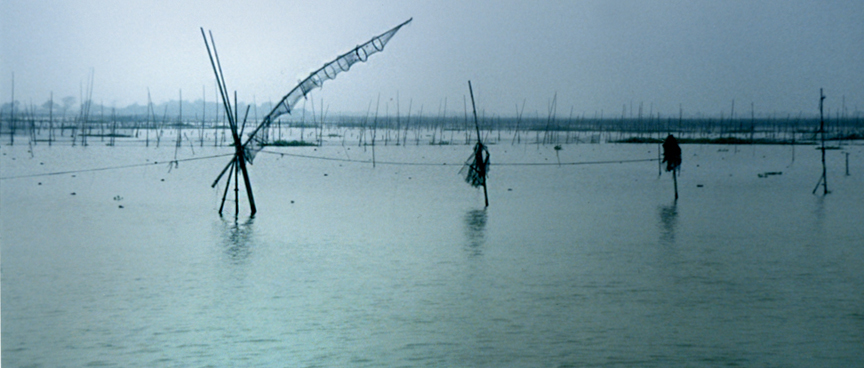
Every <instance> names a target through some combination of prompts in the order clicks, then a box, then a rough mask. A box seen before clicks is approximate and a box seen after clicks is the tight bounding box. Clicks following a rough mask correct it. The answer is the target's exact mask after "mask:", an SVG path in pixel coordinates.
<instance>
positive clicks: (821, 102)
mask: <svg viewBox="0 0 864 368" xmlns="http://www.w3.org/2000/svg"><path fill="white" fill-rule="evenodd" d="M824 101H825V95H824V94H822V88H819V131H820V132H821V133H822V134H821V138H820V140H821V141H822V179H821V181H822V195H826V194H828V176H827V170H826V168H825V118H824V117H823V114H822V106H823V105H824ZM817 188H818V186H817Z"/></svg>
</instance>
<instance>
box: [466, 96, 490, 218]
mask: <svg viewBox="0 0 864 368" xmlns="http://www.w3.org/2000/svg"><path fill="white" fill-rule="evenodd" d="M468 92H469V93H470V94H471V109H473V111H474V127H475V128H477V153H476V155H477V158H476V160H477V161H476V162H477V168H478V171H479V174H480V178H481V180H482V182H483V199H485V201H486V207H489V194H488V193H487V191H486V164H485V160H483V142H482V141H480V123H479V122H477V105H475V104H474V89H473V88H472V87H471V81H470V80H469V81H468Z"/></svg>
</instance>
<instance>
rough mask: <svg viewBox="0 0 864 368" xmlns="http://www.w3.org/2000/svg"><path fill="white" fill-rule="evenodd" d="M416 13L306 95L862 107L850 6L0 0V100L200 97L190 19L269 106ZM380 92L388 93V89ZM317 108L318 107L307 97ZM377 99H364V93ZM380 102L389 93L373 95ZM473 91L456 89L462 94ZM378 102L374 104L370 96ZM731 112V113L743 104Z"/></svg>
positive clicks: (714, 110)
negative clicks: (83, 92)
mask: <svg viewBox="0 0 864 368" xmlns="http://www.w3.org/2000/svg"><path fill="white" fill-rule="evenodd" d="M410 17H414V21H413V22H412V23H411V24H410V25H409V26H407V27H405V28H403V29H402V30H401V31H400V32H399V33H398V34H397V35H396V37H394V38H393V39H392V40H391V41H390V43H389V44H388V45H387V47H386V49H385V50H384V52H383V53H380V54H375V55H373V56H372V57H370V59H369V61H368V62H367V63H363V64H358V65H356V66H354V67H353V68H352V69H351V70H350V72H348V73H345V74H340V75H339V76H338V77H337V78H336V79H335V80H333V81H329V82H327V83H326V84H325V85H324V89H323V90H319V91H316V92H315V93H313V96H314V97H315V99H316V101H319V100H320V98H322V97H323V98H324V101H325V104H327V105H329V109H330V111H331V113H332V112H337V111H353V112H358V111H359V112H365V111H366V109H367V106H368V105H369V102H370V101H373V100H374V99H375V98H376V97H377V96H378V94H379V93H380V94H381V101H382V103H381V112H382V113H383V112H384V110H385V106H386V107H387V108H389V111H390V112H391V113H394V112H395V98H396V93H397V91H398V93H399V96H400V100H401V106H402V107H401V108H402V113H403V114H404V113H405V110H406V109H407V108H408V103H409V100H412V99H413V107H412V109H413V111H414V113H415V114H416V113H417V110H418V109H419V108H420V106H421V105H422V106H423V111H424V114H433V115H434V114H437V111H438V109H439V105H440V104H441V103H442V102H443V100H444V98H445V97H446V98H447V107H448V110H450V111H451V112H454V113H455V112H458V113H459V114H460V115H461V114H462V109H463V96H465V95H467V93H468V86H467V80H469V79H470V80H471V81H472V83H473V84H474V88H475V94H476V97H477V102H478V109H485V111H486V113H487V115H488V114H493V113H494V114H503V115H513V114H515V106H516V105H517V104H520V105H521V103H522V101H523V99H524V100H527V103H526V107H525V114H526V115H528V116H533V115H534V113H535V111H539V114H540V115H545V114H546V107H547V105H548V103H549V101H550V100H551V99H552V96H553V94H555V93H556V92H557V94H558V116H559V117H560V116H566V115H567V114H569V111H570V107H571V106H573V107H574V109H575V112H576V114H581V113H582V112H585V113H586V114H587V115H588V116H593V115H594V113H595V111H596V112H598V113H599V111H601V110H603V111H604V116H606V117H609V116H620V114H621V112H622V106H623V105H628V108H629V105H630V104H631V103H632V104H633V106H634V109H635V108H637V107H638V105H639V103H640V102H642V103H643V104H644V109H645V113H646V114H647V113H648V110H649V106H651V105H652V104H653V110H654V112H658V111H659V112H661V113H662V114H664V115H676V116H677V114H678V106H679V104H681V105H682V106H683V108H684V111H685V114H695V113H697V112H701V113H703V114H707V115H714V116H719V115H720V113H721V111H722V112H724V113H725V114H726V116H728V114H729V110H730V107H731V106H730V105H731V103H732V100H733V99H734V100H735V111H736V115H738V114H741V115H746V116H749V111H750V103H751V102H752V103H754V104H755V108H756V110H757V112H761V113H768V114H770V113H773V112H775V111H776V112H778V113H786V112H789V113H793V114H797V113H798V112H799V111H803V112H804V113H809V114H812V113H816V112H817V111H818V110H817V109H818V94H819V88H820V87H821V88H824V89H825V93H826V95H828V100H826V106H828V107H829V108H831V109H832V110H834V109H837V108H840V104H841V99H842V97H843V96H845V99H846V106H847V109H848V110H849V112H850V113H851V112H852V111H854V109H856V108H857V109H858V110H864V21H862V19H864V1H861V0H848V1H839V0H838V1H800V0H795V1H650V0H637V1H566V2H564V1H560V2H559V1H554V2H553V1H548V2H546V1H465V0H458V1H441V0H436V1H422V2H421V1H392V2H390V1H368V2H366V1H364V2H360V1H300V2H294V1H213V0H208V1H180V2H175V1H167V0H166V1H162V0H155V1H110V0H85V1H46V0H2V2H0V26H2V37H0V40H2V43H0V59H2V65H0V85H2V89H0V101H2V102H4V103H5V102H8V101H9V99H10V92H11V83H10V82H11V75H12V73H13V72H14V73H15V98H16V100H19V101H22V102H24V103H29V102H30V101H31V100H32V102H33V103H34V104H41V103H43V102H45V101H46V100H47V99H48V96H49V93H50V92H52V91H53V93H54V97H55V99H59V98H61V97H63V96H70V95H71V96H74V97H76V99H77V98H78V96H79V90H80V86H81V84H82V83H84V82H86V80H87V76H88V74H89V71H90V68H93V69H94V70H95V82H94V90H93V99H94V100H95V101H96V102H99V101H103V102H104V103H105V104H106V105H112V104H115V105H116V106H118V107H119V106H125V105H127V104H130V103H133V102H138V103H141V104H144V103H146V101H147V87H149V88H150V90H151V94H152V96H153V99H154V102H162V101H166V100H170V99H176V98H177V94H178V90H180V89H182V90H183V96H184V99H185V100H195V99H200V98H201V95H202V87H203V88H205V89H206V94H207V99H208V100H210V101H212V100H213V99H214V82H213V75H212V72H211V69H210V64H209V61H208V58H207V53H206V50H205V48H204V42H203V40H202V38H201V34H200V31H199V28H198V27H201V26H203V27H204V29H205V30H212V31H213V34H214V36H215V38H216V43H217V46H218V50H219V53H220V57H221V59H222V64H223V70H224V73H225V76H226V79H227V83H228V87H229V89H231V90H235V89H236V90H237V91H238V93H239V96H240V99H241V100H245V101H250V102H251V100H252V98H253V96H254V98H255V99H256V101H257V102H259V103H261V102H264V101H268V100H272V101H278V100H279V99H280V98H281V97H282V96H283V95H284V94H286V93H287V92H288V91H289V90H290V89H291V88H293V87H294V85H295V84H296V83H297V82H298V81H299V80H300V79H302V78H305V77H306V76H307V75H308V74H309V73H310V72H311V71H313V70H315V69H317V68H319V67H321V66H322V65H323V64H324V63H325V62H327V61H330V60H332V59H333V58H335V57H336V56H338V55H339V54H342V53H344V52H346V51H348V50H350V49H351V48H353V47H354V46H356V45H358V44H360V43H363V42H366V41H367V40H369V39H370V38H371V37H372V36H373V35H377V34H379V33H381V32H384V31H386V30H388V29H389V28H391V27H393V26H395V25H397V24H399V23H400V22H402V21H404V20H406V19H408V18H410ZM391 98H392V99H393V100H392V102H390V99H391ZM316 103H317V102H316ZM373 104H374V102H373ZM385 104H387V105H385ZM469 104H470V101H469ZM373 108H374V106H373ZM739 116H740V115H739Z"/></svg>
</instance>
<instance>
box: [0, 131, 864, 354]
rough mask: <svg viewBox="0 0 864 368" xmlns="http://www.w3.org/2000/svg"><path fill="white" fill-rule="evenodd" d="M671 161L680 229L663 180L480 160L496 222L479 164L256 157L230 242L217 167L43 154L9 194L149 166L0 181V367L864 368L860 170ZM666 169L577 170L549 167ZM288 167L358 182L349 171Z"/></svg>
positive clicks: (546, 150) (413, 153)
mask: <svg viewBox="0 0 864 368" xmlns="http://www.w3.org/2000/svg"><path fill="white" fill-rule="evenodd" d="M682 148H683V151H684V166H683V172H682V175H681V177H680V178H679V191H680V195H681V199H679V200H678V201H677V203H676V202H675V201H673V192H672V183H671V177H670V176H669V174H666V173H664V174H663V176H662V177H658V174H657V163H656V162H642V163H626V164H604V165H578V166H561V167H557V166H554V165H553V166H494V165H495V163H514V162H536V163H555V162H556V156H555V151H554V150H553V149H552V148H551V147H548V146H546V147H544V146H539V147H538V146H534V145H521V146H518V145H517V146H511V145H509V144H500V145H493V146H491V147H490V151H491V153H492V162H493V167H492V171H491V173H490V174H491V177H490V179H489V185H490V187H489V200H490V207H489V208H488V209H485V210H484V209H483V194H482V190H478V189H474V188H471V187H470V186H468V185H467V184H466V183H464V182H463V181H462V178H461V177H460V176H458V175H457V172H458V170H459V167H458V166H456V165H452V164H454V163H459V162H462V161H464V160H465V159H466V158H467V157H468V156H469V154H470V146H462V145H458V146H419V147H415V146H407V147H393V146H390V147H376V159H377V160H378V161H379V162H380V161H407V162H434V163H442V165H435V166H397V165H384V164H379V165H377V167H376V168H374V169H373V168H372V167H371V165H369V164H359V163H350V162H339V161H320V160H310V159H303V158H296V157H289V156H285V157H281V156H279V155H272V154H261V155H259V156H258V158H257V159H256V161H255V164H254V165H252V166H251V167H250V171H251V179H252V183H253V187H254V191H255V196H256V197H255V199H256V202H257V204H258V208H259V212H258V214H257V215H256V217H255V218H252V219H250V218H248V216H246V214H247V213H248V207H247V205H246V202H245V199H244V198H243V197H242V196H243V189H242V188H241V190H240V195H241V201H240V205H241V208H240V211H241V215H240V216H239V218H238V219H237V220H235V219H234V218H233V210H234V208H233V202H228V203H226V214H229V215H228V216H226V217H225V218H220V217H219V216H218V215H217V214H216V211H217V209H218V206H219V199H220V198H221V195H222V191H221V187H217V188H215V189H211V188H210V187H209V185H210V183H211V182H212V180H213V179H214V178H215V175H216V174H217V173H218V172H219V170H221V169H222V167H223V166H224V165H225V163H226V162H227V158H217V159H208V160H200V161H189V162H181V163H179V167H177V168H173V169H171V171H170V172H169V171H168V164H167V162H168V161H170V160H171V159H172V158H173V154H174V148H173V147H171V148H166V147H163V148H160V149H155V148H153V147H150V148H144V147H120V148H117V147H115V148H112V147H97V146H92V145H91V146H89V147H74V148H73V147H60V146H54V147H51V148H49V147H44V146H41V145H40V146H37V147H35V149H34V152H33V154H34V157H32V158H31V156H30V154H29V153H27V147H26V146H14V147H9V146H3V147H2V152H3V156H2V157H0V160H2V161H0V163H2V165H0V176H2V177H8V176H16V175H25V174H32V173H43V172H53V171H66V170H75V169H85V168H96V167H106V166H116V165H126V164H138V163H142V162H145V160H149V162H154V161H156V162H159V164H154V165H150V166H144V167H135V168H127V169H118V170H108V171H97V172H81V173H75V174H71V173H70V174H64V175H57V176H43V177H31V178H20V179H7V180H3V181H0V220H2V223H0V225H2V227H0V230H2V232H0V234H2V238H0V241H2V363H3V365H4V366H10V367H17V366H28V367H37V366H41V367H64V366H120V367H135V366H214V367H220V366H252V365H255V366H304V367H305V366H430V365H431V366H478V367H481V366H483V367H493V366H494V367H498V366H556V367H570V366H575V367H581V366H656V367H666V366H727V365H740V366H801V367H811V366H836V367H846V366H853V365H856V364H860V363H861V362H862V361H864V349H862V346H864V273H862V271H861V270H862V269H864V247H862V245H864V243H862V240H861V239H864V227H862V226H861V224H862V223H864V206H862V204H864V191H862V190H861V188H862V187H864V186H862V182H864V179H862V177H864V164H862V162H864V160H862V159H864V149H862V146H860V145H853V146H845V147H844V150H843V151H829V152H828V159H829V161H828V165H829V171H828V180H829V182H828V184H829V189H830V190H832V193H831V194H829V195H828V196H825V197H823V196H821V195H812V194H811V193H810V192H811V190H812V189H813V185H815V184H816V181H817V180H818V179H819V175H820V174H821V166H820V161H819V152H818V151H817V150H814V149H813V148H812V147H811V146H798V147H797V148H796V158H795V161H794V162H793V161H792V160H791V157H792V156H791V147H789V146H746V147H745V146H739V147H732V146H709V145H705V146H700V145H684V146H683V147H682ZM656 149H657V147H656V146H655V145H612V144H580V145H565V146H564V149H563V150H562V151H560V159H561V161H562V162H565V163H566V162H576V161H598V160H619V159H634V158H635V159H638V158H654V157H656V156H657V151H656ZM726 149H728V151H726ZM227 150H228V149H227V148H220V149H215V148H206V147H205V148H198V147H196V152H195V156H193V155H192V154H191V152H190V151H189V149H188V147H185V148H184V149H183V150H182V151H181V153H180V156H182V157H203V156H207V155H214V154H220V153H226V152H228V151H227ZM273 150H276V149H273ZM282 151H283V152H290V153H300V154H306V155H316V156H326V157H338V158H350V159H354V160H363V159H370V158H371V150H366V151H365V152H364V150H363V149H362V148H359V147H356V146H355V147H350V148H349V147H344V148H343V147H341V146H329V147H321V148H318V149H317V150H314V148H311V147H307V148H293V149H282ZM845 152H849V153H850V164H851V166H850V171H851V173H852V175H851V176H845V175H844V173H845V168H844V166H843V165H844V159H845V156H844V154H845ZM443 163H448V165H443ZM766 171H782V172H783V174H782V175H776V176H769V177H766V178H759V177H758V176H757V174H760V173H764V172H766ZM325 174H326V176H325ZM72 175H75V176H74V177H73V176H72ZM163 179H164V181H163ZM39 183H41V185H40V184H39ZM699 185H701V187H699ZM73 192H74V193H75V195H72V194H71V193H73ZM115 197H117V200H115ZM230 197H232V199H233V195H232V196H230ZM292 201H293V202H292ZM120 206H123V208H120Z"/></svg>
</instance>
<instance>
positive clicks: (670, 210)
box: [658, 201, 678, 244]
mask: <svg viewBox="0 0 864 368" xmlns="http://www.w3.org/2000/svg"><path fill="white" fill-rule="evenodd" d="M658 212H659V213H660V224H659V225H660V230H661V233H660V242H661V243H664V244H675V225H676V224H677V223H678V201H675V202H673V203H672V205H669V206H660V207H659V208H658Z"/></svg>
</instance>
